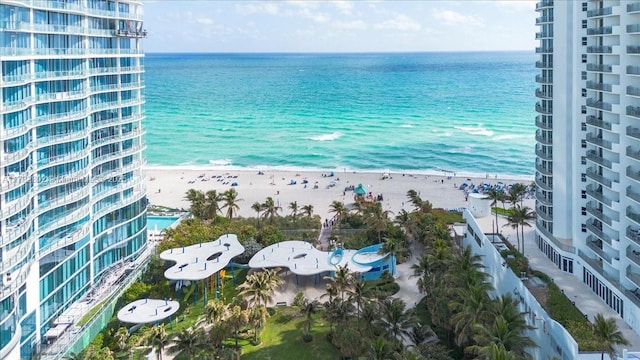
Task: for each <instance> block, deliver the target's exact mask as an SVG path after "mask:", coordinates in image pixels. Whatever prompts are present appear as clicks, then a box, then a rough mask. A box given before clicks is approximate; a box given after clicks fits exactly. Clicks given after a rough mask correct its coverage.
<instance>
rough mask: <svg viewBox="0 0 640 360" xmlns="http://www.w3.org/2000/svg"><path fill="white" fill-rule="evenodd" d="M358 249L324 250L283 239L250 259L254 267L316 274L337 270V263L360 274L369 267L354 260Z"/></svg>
mask: <svg viewBox="0 0 640 360" xmlns="http://www.w3.org/2000/svg"><path fill="white" fill-rule="evenodd" d="M357 252H358V251H357V250H342V249H338V250H334V251H332V252H324V251H320V250H318V249H316V248H315V247H313V245H312V244H310V243H308V242H304V241H283V242H280V243H276V244H273V245H270V246H267V247H266V248H264V249H262V250H260V251H258V252H257V253H256V254H255V255H254V256H253V257H252V258H251V260H249V267H251V268H254V269H263V268H273V267H285V268H288V269H289V270H291V272H292V273H294V274H296V275H316V274H321V273H323V272H327V271H329V272H331V271H336V268H337V267H338V266H348V267H349V270H351V271H357V272H360V273H364V272H367V271H369V270H371V266H367V265H362V264H359V263H357V262H355V261H354V260H353V258H354V255H355V254H356V253H357Z"/></svg>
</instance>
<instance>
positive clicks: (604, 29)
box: [587, 26, 613, 35]
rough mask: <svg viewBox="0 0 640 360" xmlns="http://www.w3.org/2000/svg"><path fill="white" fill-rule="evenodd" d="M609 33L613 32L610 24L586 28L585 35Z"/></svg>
mask: <svg viewBox="0 0 640 360" xmlns="http://www.w3.org/2000/svg"><path fill="white" fill-rule="evenodd" d="M611 33H613V27H612V26H603V27H595V28H588V29H587V35H610V34H611Z"/></svg>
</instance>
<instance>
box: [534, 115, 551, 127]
mask: <svg viewBox="0 0 640 360" xmlns="http://www.w3.org/2000/svg"><path fill="white" fill-rule="evenodd" d="M536 126H537V127H539V128H541V129H546V130H551V129H553V123H552V122H551V121H549V120H547V121H542V117H541V116H540V115H538V116H536Z"/></svg>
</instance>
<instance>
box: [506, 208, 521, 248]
mask: <svg viewBox="0 0 640 360" xmlns="http://www.w3.org/2000/svg"><path fill="white" fill-rule="evenodd" d="M519 216H520V213H516V212H515V211H514V212H512V213H511V215H509V216H507V223H506V224H504V225H502V227H505V226H509V227H510V228H512V229H515V230H516V239H517V240H518V251H520V231H518V230H519V229H520V218H519Z"/></svg>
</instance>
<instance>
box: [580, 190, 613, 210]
mask: <svg viewBox="0 0 640 360" xmlns="http://www.w3.org/2000/svg"><path fill="white" fill-rule="evenodd" d="M586 191H587V195H589V196H591V197H592V198H594V199H596V200H598V201H600V202H601V203H603V204H607V206H609V207H611V203H612V201H611V199H609V198H607V197H606V196H604V194H603V193H602V192H598V191H595V190H593V188H591V186H590V185H589V186H587V190H586Z"/></svg>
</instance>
